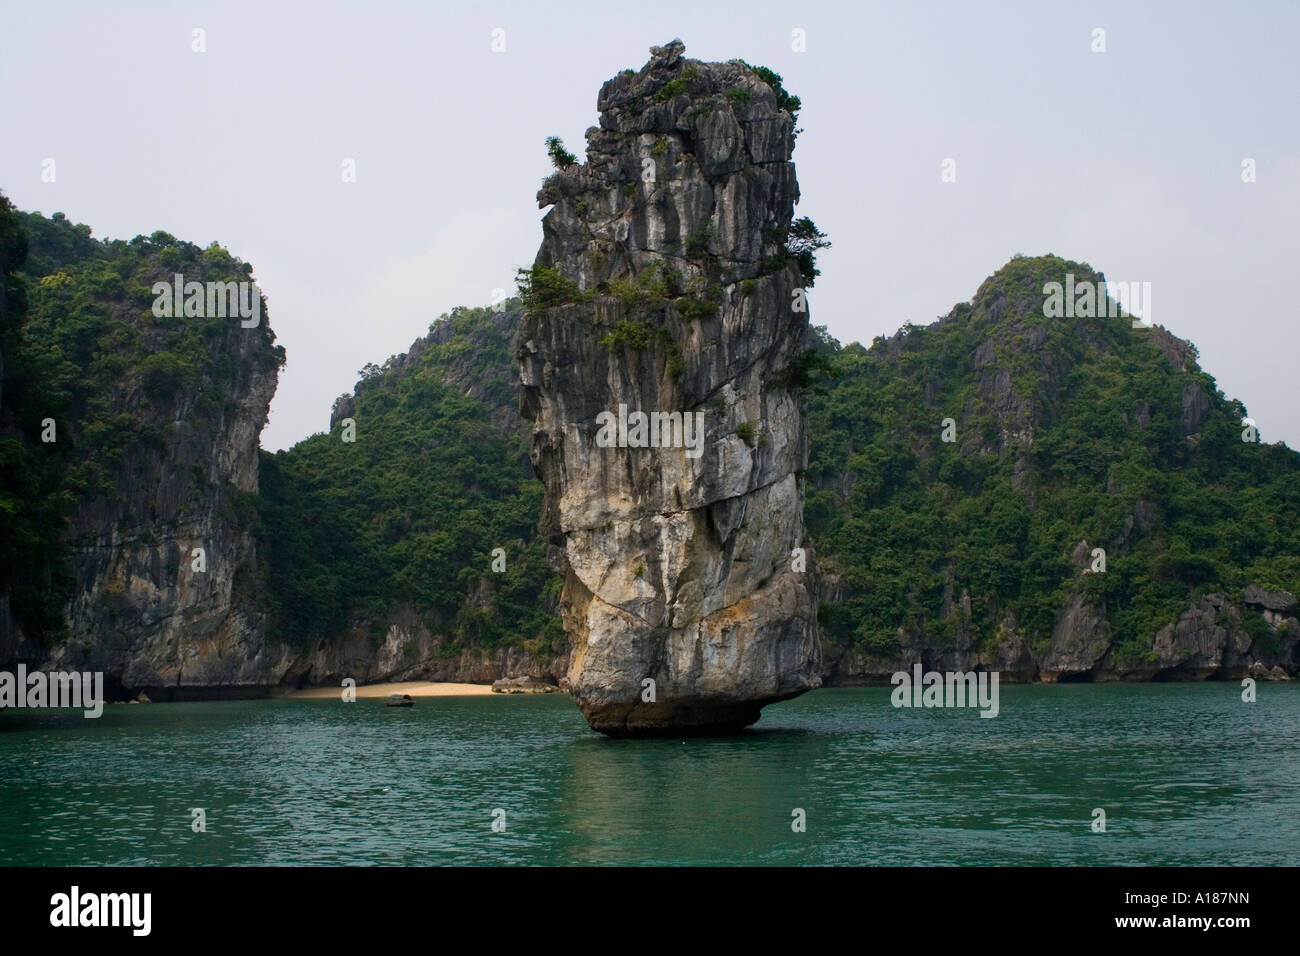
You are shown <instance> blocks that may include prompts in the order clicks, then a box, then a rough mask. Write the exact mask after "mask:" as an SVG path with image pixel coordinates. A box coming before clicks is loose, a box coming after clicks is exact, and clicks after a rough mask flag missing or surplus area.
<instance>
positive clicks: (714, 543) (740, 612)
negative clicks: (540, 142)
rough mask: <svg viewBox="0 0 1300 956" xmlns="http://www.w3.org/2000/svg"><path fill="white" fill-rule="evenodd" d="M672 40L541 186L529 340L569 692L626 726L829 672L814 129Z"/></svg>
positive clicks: (725, 708)
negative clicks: (806, 226) (796, 150)
mask: <svg viewBox="0 0 1300 956" xmlns="http://www.w3.org/2000/svg"><path fill="white" fill-rule="evenodd" d="M651 54H652V58H651V60H650V61H649V63H647V64H646V65H645V66H644V67H643V68H642V69H641V70H640V72H637V73H633V72H632V71H625V72H624V73H622V74H620V75H619V76H617V77H615V78H614V79H612V80H610V81H609V82H607V83H606V84H605V86H604V88H603V89H602V90H601V93H600V97H599V100H598V106H599V109H600V110H601V117H600V126H599V127H598V128H592V129H589V130H588V131H587V162H586V164H585V165H577V164H574V165H570V166H568V167H567V168H563V169H561V171H560V172H558V173H557V174H555V175H554V176H552V177H551V179H549V180H548V181H547V183H546V184H545V185H544V186H543V188H542V190H541V191H540V193H539V194H538V201H539V205H541V206H542V207H545V206H548V205H553V206H554V208H553V209H552V210H551V211H550V212H549V213H548V214H547V215H546V217H545V219H544V220H543V234H544V239H543V242H542V246H541V249H540V251H539V252H538V255H537V260H536V263H535V265H534V267H533V269H532V271H531V276H530V280H531V293H530V294H529V295H528V296H527V298H528V300H529V302H530V305H531V308H530V310H529V311H528V312H527V314H526V315H525V318H524V322H523V325H522V327H521V330H520V336H519V357H520V366H521V371H520V379H521V386H522V401H521V406H522V409H523V414H524V415H525V417H527V418H530V419H532V420H533V421H534V423H535V431H534V436H533V451H532V458H533V463H534V467H535V469H536V471H537V474H538V476H539V477H540V478H541V479H542V480H543V482H544V483H545V486H546V497H545V503H544V505H543V514H542V520H541V527H542V530H543V533H546V534H548V535H549V539H550V542H551V545H552V563H553V566H554V567H555V568H556V570H557V571H559V572H560V573H561V574H563V576H564V592H563V596H562V598H561V606H562V613H563V617H564V624H565V629H566V632H567V633H568V636H569V643H570V648H571V650H570V665H569V674H568V680H569V686H570V691H571V693H572V694H573V696H574V698H575V700H576V701H577V703H578V706H579V707H580V708H581V710H582V712H583V715H584V716H585V717H586V718H587V721H588V723H589V724H590V725H591V726H592V727H593V728H595V729H596V730H599V731H602V732H604V733H608V734H614V735H619V734H637V733H656V732H668V733H682V732H688V731H695V732H704V731H713V730H729V729H736V728H739V727H743V726H746V725H748V724H751V723H753V722H754V721H756V720H757V719H758V717H759V711H760V709H761V708H762V707H763V706H764V705H765V704H768V703H771V702H773V701H778V700H783V699H785V698H789V697H793V696H795V695H796V694H799V693H802V692H803V691H805V690H808V689H810V688H813V687H817V686H818V685H819V684H820V683H821V652H820V644H819V640H818V627H817V620H816V601H815V599H814V597H813V595H814V588H813V581H812V576H813V573H814V572H813V568H814V565H813V561H812V555H811V553H810V544H809V542H808V541H807V540H806V537H805V534H804V527H803V514H802V505H803V495H802V488H801V482H800V478H799V473H800V472H801V471H802V469H804V468H805V466H806V463H807V457H808V432H807V426H806V421H805V416H804V411H803V409H802V408H801V406H800V396H799V389H798V384H797V374H796V373H795V369H796V367H797V363H798V362H799V360H800V358H801V356H802V355H803V354H804V352H805V351H806V349H807V343H806V333H807V320H808V316H807V312H806V309H804V307H803V301H802V293H801V292H800V291H798V290H799V289H800V287H801V286H802V285H803V284H804V283H803V281H802V280H801V272H800V269H799V267H798V266H797V264H796V263H795V262H794V261H793V260H792V259H789V258H788V257H787V256H786V255H785V248H784V241H785V236H786V234H787V233H788V230H789V228H790V225H791V217H792V215H793V205H794V202H795V201H796V199H797V198H798V186H797V183H796V181H795V172H794V165H793V163H791V162H790V154H791V151H792V149H793V145H794V133H795V130H794V122H793V119H792V117H791V115H790V113H789V112H788V111H786V110H784V109H782V108H781V107H780V106H779V105H778V96H777V93H776V91H774V89H773V87H771V86H769V85H768V83H766V82H765V81H764V80H763V79H761V78H760V77H759V75H758V74H756V73H755V72H754V71H753V70H752V69H751V68H749V67H748V66H746V65H745V64H743V63H741V62H739V61H733V62H730V63H703V62H700V61H697V60H688V59H685V58H683V56H682V54H683V46H682V44H681V43H680V42H679V41H674V42H672V43H669V44H668V45H666V46H664V47H655V48H652V49H651ZM641 414H644V415H646V416H647V417H648V416H650V415H651V414H655V418H654V419H652V420H651V421H649V422H643V421H642V420H641V419H640V418H638V416H639V415H641ZM668 416H673V417H668ZM625 421H626V425H625V424H624V422H625ZM611 422H614V424H610V423H611ZM646 445H650V446H651V447H645V446H646ZM620 446H621V447H620ZM665 446H667V447H665Z"/></svg>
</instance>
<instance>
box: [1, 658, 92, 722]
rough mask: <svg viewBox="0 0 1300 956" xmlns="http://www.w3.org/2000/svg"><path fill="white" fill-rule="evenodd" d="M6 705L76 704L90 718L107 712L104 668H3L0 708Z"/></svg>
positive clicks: (55, 705)
mask: <svg viewBox="0 0 1300 956" xmlns="http://www.w3.org/2000/svg"><path fill="white" fill-rule="evenodd" d="M5 707H76V708H80V709H81V710H84V711H85V713H84V714H83V715H82V716H83V717H87V718H94V717H98V716H100V715H101V714H102V713H103V712H104V672H103V671H95V672H94V673H93V674H92V673H91V672H89V671H81V672H68V671H51V672H50V673H48V674H46V673H45V672H43V671H35V672H33V673H31V674H28V673H27V665H26V664H19V665H18V672H17V673H16V674H14V673H10V672H9V671H0V709H2V708H5Z"/></svg>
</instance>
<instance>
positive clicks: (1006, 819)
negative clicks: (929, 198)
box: [0, 683, 1300, 865]
mask: <svg viewBox="0 0 1300 956" xmlns="http://www.w3.org/2000/svg"><path fill="white" fill-rule="evenodd" d="M1240 693H1241V689H1240V687H1239V686H1238V685H1236V684H1232V683H1207V684H1145V685H1068V686H1026V687H1015V686H1013V687H1003V688H1002V689H1001V713H1000V714H999V716H998V717H996V718H994V719H985V718H980V717H979V715H978V711H975V710H909V709H898V710H896V709H894V708H893V707H891V706H890V702H889V688H845V689H826V690H819V691H816V692H814V693H811V694H807V695H805V696H803V697H801V698H798V699H795V700H792V701H787V702H785V703H782V704H778V705H775V706H772V707H769V708H767V709H766V710H765V711H764V715H763V719H762V721H760V723H759V724H758V725H756V727H754V728H753V729H752V730H750V731H748V732H746V733H745V734H743V735H740V736H737V737H731V738H717V739H688V740H686V741H681V740H644V741H635V740H634V741H628V740H609V739H606V738H604V737H601V736H599V735H597V734H594V733H592V732H591V731H590V730H588V729H587V726H586V724H585V723H584V722H583V720H582V717H581V716H580V715H579V713H578V711H577V709H576V708H575V707H574V705H573V703H572V702H571V701H570V700H569V699H568V698H567V697H564V696H561V695H552V696H546V697H522V696H516V697H500V696H495V695H494V696H492V697H478V698H433V699H426V700H422V701H420V702H419V703H418V704H417V705H416V706H415V707H413V708H409V709H396V708H387V707H385V706H383V703H382V702H381V701H369V700H362V701H358V702H356V703H353V704H344V703H342V702H341V701H332V700H328V701H316V700H302V701H231V702H212V703H189V704H152V705H141V706H111V707H108V708H105V711H104V716H103V717H102V718H100V719H99V720H86V719H84V718H82V717H81V716H80V713H79V712H74V711H58V712H56V711H40V712H38V711H17V710H9V711H5V712H4V713H0V865H14V864H23V865H26V864H43V865H74V864H440V863H458V864H607V863H647V864H660V863H669V864H706V863H707V864H733V863H745V864H865V865H880V864H985V865H990V864H1003V865H1018V864H1103V865H1104V864H1148V865H1160V864H1248V865H1264V864H1291V865H1294V864H1297V863H1300V684H1261V685H1259V689H1258V695H1259V700H1258V702H1257V703H1254V704H1246V703H1243V702H1242V701H1241V697H1240ZM385 788H387V789H385ZM194 807H202V808H204V809H205V810H206V814H207V832H204V833H195V832H193V830H192V829H191V814H190V810H191V808H194ZM1096 807H1100V808H1103V809H1104V810H1105V811H1106V814H1107V832H1105V833H1094V832H1092V830H1091V826H1090V825H1091V823H1092V820H1093V816H1092V811H1093V809H1094V808H1096ZM796 808H799V809H802V810H803V811H804V814H805V817H806V827H807V829H806V832H803V833H796V832H793V830H792V828H791V822H792V820H793V817H792V811H794V810H795V809H796ZM498 809H500V810H504V811H505V814H504V824H505V829H504V831H501V832H494V831H493V828H492V824H493V820H494V816H493V811H494V810H498ZM497 819H500V816H499V815H498V817H497Z"/></svg>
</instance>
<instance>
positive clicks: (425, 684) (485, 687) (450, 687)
mask: <svg viewBox="0 0 1300 956" xmlns="http://www.w3.org/2000/svg"><path fill="white" fill-rule="evenodd" d="M491 693H492V685H491V684H451V683H439V682H436V681H402V682H400V683H396V684H362V685H360V686H358V687H357V699H358V700H361V699H362V698H370V697H387V696H388V695H389V694H410V695H411V696H412V697H481V696H483V695H485V694H491ZM285 696H286V697H288V698H289V699H291V700H304V699H307V700H310V699H323V698H336V699H341V698H342V696H343V688H342V687H309V688H306V689H304V690H295V691H292V692H291V693H288V694H286V695H285Z"/></svg>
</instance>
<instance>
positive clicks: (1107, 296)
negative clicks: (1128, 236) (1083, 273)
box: [1043, 272, 1152, 329]
mask: <svg viewBox="0 0 1300 956" xmlns="http://www.w3.org/2000/svg"><path fill="white" fill-rule="evenodd" d="M1043 295H1044V296H1045V297H1046V298H1044V299H1043V317H1044V318H1048V319H1074V318H1079V319H1107V318H1125V317H1128V318H1132V319H1133V328H1135V329H1143V328H1147V327H1148V326H1150V325H1151V322H1152V315H1151V283H1150V282H1093V281H1092V280H1090V279H1084V280H1083V281H1082V282H1075V281H1074V273H1073V272H1067V273H1066V274H1065V282H1064V283H1060V282H1045V283H1043Z"/></svg>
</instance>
